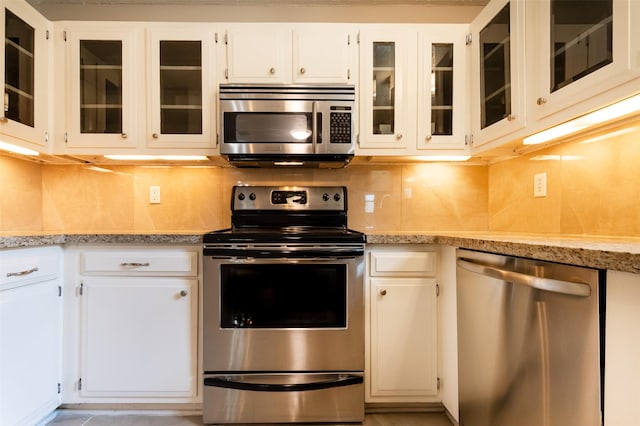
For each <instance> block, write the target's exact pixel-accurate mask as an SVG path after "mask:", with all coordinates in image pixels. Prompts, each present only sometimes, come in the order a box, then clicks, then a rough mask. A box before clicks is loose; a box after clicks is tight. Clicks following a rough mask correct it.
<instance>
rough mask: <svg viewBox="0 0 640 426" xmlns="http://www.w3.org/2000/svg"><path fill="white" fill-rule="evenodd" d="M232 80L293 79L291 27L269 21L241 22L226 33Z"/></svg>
mask: <svg viewBox="0 0 640 426" xmlns="http://www.w3.org/2000/svg"><path fill="white" fill-rule="evenodd" d="M224 37H225V43H226V45H227V51H226V54H227V63H226V68H225V72H224V80H223V81H225V80H226V82H228V83H274V84H275V83H286V82H287V81H290V80H291V67H290V65H289V64H290V62H289V63H288V61H287V58H290V53H289V52H290V48H291V30H290V29H286V28H285V27H284V26H282V25H281V26H278V27H276V26H272V25H268V24H262V25H261V24H256V25H238V26H234V27H233V28H230V29H229V30H228V31H227V32H226V34H225V36H224Z"/></svg>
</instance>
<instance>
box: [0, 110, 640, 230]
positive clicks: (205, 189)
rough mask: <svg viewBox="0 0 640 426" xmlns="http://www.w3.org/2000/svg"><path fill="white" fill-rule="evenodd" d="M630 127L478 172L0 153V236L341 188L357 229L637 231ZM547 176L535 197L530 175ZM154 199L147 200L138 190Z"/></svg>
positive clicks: (172, 217) (636, 148) (223, 219)
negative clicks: (244, 196) (268, 192)
mask: <svg viewBox="0 0 640 426" xmlns="http://www.w3.org/2000/svg"><path fill="white" fill-rule="evenodd" d="M639 165H640V121H638V122H635V123H632V124H629V125H626V126H625V127H623V128H620V129H615V130H613V131H609V132H608V133H607V134H604V135H595V136H590V137H588V138H586V137H585V138H582V139H580V140H576V141H572V142H567V143H564V144H562V145H557V146H555V147H551V148H547V149H544V150H542V151H537V152H535V153H532V154H528V155H524V156H521V157H519V158H516V159H512V160H508V161H503V162H500V163H496V164H493V165H490V166H487V165H460V164H441V163H425V164H416V165H406V164H405V165H374V166H371V165H366V166H365V165H357V164H356V165H351V166H349V167H347V168H345V169H339V170H321V169H302V170H298V169H284V170H278V171H275V170H271V169H233V168H216V167H144V166H100V167H92V166H81V165H73V166H69V165H64V166H55V165H40V164H36V163H32V162H28V161H23V160H19V159H15V158H11V157H3V156H0V179H1V180H2V185H1V186H0V233H2V234H4V235H12V234H15V235H20V234H32V233H119V232H122V233H131V232H133V233H155V232H160V233H173V232H175V233H200V232H206V231H209V230H213V229H220V228H223V227H226V226H229V221H230V218H229V205H230V199H229V197H230V193H231V186H233V185H243V184H251V185H265V184H277V185H282V184H286V185H346V186H347V188H348V190H349V226H350V227H352V228H355V229H358V230H362V231H369V232H411V231H425V232H429V231H479V232H486V231H496V232H518V233H520V232H526V233H543V234H586V235H597V236H640V199H639V197H638V192H639V191H638V189H639V188H640V166H639ZM543 172H544V173H546V174H547V182H548V188H547V197H544V198H534V197H533V176H534V175H535V174H536V173H543ZM151 185H157V186H160V188H161V203H160V204H149V186H151Z"/></svg>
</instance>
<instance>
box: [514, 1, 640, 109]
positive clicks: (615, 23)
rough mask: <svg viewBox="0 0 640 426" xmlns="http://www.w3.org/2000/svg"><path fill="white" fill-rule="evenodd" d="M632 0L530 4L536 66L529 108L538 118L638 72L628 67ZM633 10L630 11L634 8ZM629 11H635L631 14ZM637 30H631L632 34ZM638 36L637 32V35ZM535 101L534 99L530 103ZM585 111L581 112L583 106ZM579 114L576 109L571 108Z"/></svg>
mask: <svg viewBox="0 0 640 426" xmlns="http://www.w3.org/2000/svg"><path fill="white" fill-rule="evenodd" d="M638 10H640V4H638V2H637V1H636V0H590V1H576V0H545V1H537V2H534V3H533V4H532V6H531V7H530V9H528V10H527V13H528V14H529V13H530V15H531V16H530V18H529V19H530V21H529V22H528V25H529V27H531V31H533V23H532V22H533V21H534V20H535V22H536V23H537V26H536V28H537V32H536V34H535V40H536V41H537V42H538V44H537V46H536V47H537V49H536V52H537V63H538V64H539V68H538V69H537V71H538V72H537V74H536V82H537V84H536V85H535V87H534V89H533V90H534V93H533V95H532V97H531V98H532V99H531V102H532V105H531V107H532V109H533V111H534V115H535V116H536V117H538V118H542V117H545V116H548V115H550V114H553V113H555V112H558V111H560V110H562V109H565V108H568V107H570V106H572V105H576V104H578V103H579V102H581V101H583V100H586V99H588V98H591V97H593V96H595V95H598V94H599V93H603V92H605V91H607V90H609V89H612V88H614V87H615V86H618V85H620V84H621V83H624V82H625V81H627V80H629V79H631V78H635V77H637V76H638V73H637V71H638V70H640V69H638V70H636V73H635V74H634V73H633V71H632V69H633V67H634V62H637V64H636V67H637V66H640V60H638V59H637V57H638V53H640V52H638V51H635V52H634V51H633V50H632V49H633V44H634V43H635V45H636V48H637V45H638V44H640V43H639V42H638V41H637V40H634V38H633V37H634V36H633V35H632V33H633V32H634V29H633V28H632V27H631V26H634V25H635V26H637V24H638V21H637V19H638V18H640V14H638V12H637V11H638ZM634 11H635V12H634ZM634 13H635V15H636V16H634ZM638 35H640V32H636V33H635V37H637V36H638ZM639 38H640V37H639ZM534 103H535V104H534ZM585 112H586V111H585ZM577 113H579V112H577Z"/></svg>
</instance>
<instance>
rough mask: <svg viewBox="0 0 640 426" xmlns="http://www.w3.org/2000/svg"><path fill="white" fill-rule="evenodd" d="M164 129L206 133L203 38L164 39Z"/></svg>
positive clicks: (180, 132) (161, 67)
mask: <svg viewBox="0 0 640 426" xmlns="http://www.w3.org/2000/svg"><path fill="white" fill-rule="evenodd" d="M160 131H161V132H162V133H163V134H201V133H202V46H201V42H200V41H161V42H160Z"/></svg>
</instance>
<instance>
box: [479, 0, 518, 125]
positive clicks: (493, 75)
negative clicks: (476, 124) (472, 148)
mask: <svg viewBox="0 0 640 426" xmlns="http://www.w3.org/2000/svg"><path fill="white" fill-rule="evenodd" d="M510 16H511V14H510V11H509V4H508V3H507V5H506V6H505V7H504V8H503V9H502V10H501V11H500V13H498V14H497V15H496V16H495V17H494V18H493V19H492V20H491V22H489V24H488V25H487V26H486V27H484V28H483V29H482V31H480V74H481V75H480V96H481V105H482V108H481V110H482V111H481V128H483V129H484V128H485V127H488V126H490V125H492V124H494V123H497V122H498V121H500V120H502V119H504V118H506V117H508V116H509V115H510V114H511V55H510V45H511V42H510V34H511V28H510Z"/></svg>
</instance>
